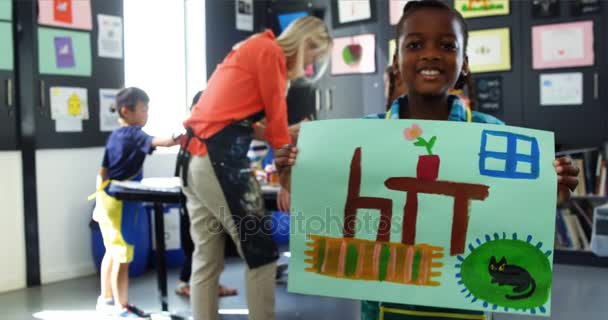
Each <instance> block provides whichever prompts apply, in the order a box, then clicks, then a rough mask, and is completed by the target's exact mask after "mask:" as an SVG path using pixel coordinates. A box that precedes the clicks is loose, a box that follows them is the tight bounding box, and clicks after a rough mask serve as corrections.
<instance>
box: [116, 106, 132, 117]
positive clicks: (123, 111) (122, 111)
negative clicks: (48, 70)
mask: <svg viewBox="0 0 608 320" xmlns="http://www.w3.org/2000/svg"><path fill="white" fill-rule="evenodd" d="M118 112H119V115H120V116H124V115H125V114H127V112H129V108H127V106H120V108H118Z"/></svg>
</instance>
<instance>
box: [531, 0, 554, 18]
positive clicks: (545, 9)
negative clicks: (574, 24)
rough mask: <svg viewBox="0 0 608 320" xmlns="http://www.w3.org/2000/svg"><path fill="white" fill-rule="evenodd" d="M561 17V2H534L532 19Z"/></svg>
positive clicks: (547, 0)
mask: <svg viewBox="0 0 608 320" xmlns="http://www.w3.org/2000/svg"><path fill="white" fill-rule="evenodd" d="M558 16H559V1H557V0H533V1H532V17H534V18H554V17H558Z"/></svg>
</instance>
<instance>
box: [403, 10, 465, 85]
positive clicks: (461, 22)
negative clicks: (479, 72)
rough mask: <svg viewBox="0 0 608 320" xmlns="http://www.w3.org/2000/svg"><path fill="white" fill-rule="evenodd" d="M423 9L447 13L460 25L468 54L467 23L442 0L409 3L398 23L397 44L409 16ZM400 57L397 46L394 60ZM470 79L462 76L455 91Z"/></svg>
mask: <svg viewBox="0 0 608 320" xmlns="http://www.w3.org/2000/svg"><path fill="white" fill-rule="evenodd" d="M421 9H435V10H442V11H447V12H449V13H450V14H452V16H453V17H454V18H456V20H457V21H458V23H459V24H460V27H461V29H462V37H463V42H464V46H463V52H464V53H465V54H466V52H467V45H468V42H469V27H468V26H467V23H466V21H465V20H464V18H463V17H462V15H461V14H460V12H458V11H456V10H454V9H452V8H450V7H449V6H448V5H447V4H445V3H444V2H442V1H440V0H419V1H409V2H408V3H407V4H406V5H405V7H404V8H403V14H402V15H401V19H399V23H397V43H398V42H399V38H400V37H401V33H402V32H403V26H404V25H405V21H406V20H407V18H408V17H409V16H411V15H412V14H413V13H415V12H416V11H419V10H421ZM398 56H399V45H397V50H395V55H394V56H393V60H395V59H396V58H397V57H398ZM468 77H470V73H469V74H467V75H463V74H460V76H459V77H458V80H457V81H456V84H455V85H454V89H463V87H464V86H465V85H466V84H467V83H468V82H470V81H469V80H468V79H467V78H468Z"/></svg>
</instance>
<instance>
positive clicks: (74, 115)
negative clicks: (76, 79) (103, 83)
mask: <svg viewBox="0 0 608 320" xmlns="http://www.w3.org/2000/svg"><path fill="white" fill-rule="evenodd" d="M50 93H51V94H50V97H51V118H52V119H53V120H61V119H79V120H87V119H89V103H88V98H87V89H86V88H74V87H51V88H50Z"/></svg>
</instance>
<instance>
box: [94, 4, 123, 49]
mask: <svg viewBox="0 0 608 320" xmlns="http://www.w3.org/2000/svg"><path fill="white" fill-rule="evenodd" d="M97 23H98V38H97V50H98V55H99V56H100V57H102V58H114V59H122V56H123V55H122V18H121V17H118V16H109V15H105V14H98V15H97Z"/></svg>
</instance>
